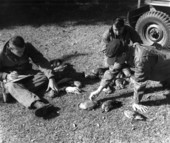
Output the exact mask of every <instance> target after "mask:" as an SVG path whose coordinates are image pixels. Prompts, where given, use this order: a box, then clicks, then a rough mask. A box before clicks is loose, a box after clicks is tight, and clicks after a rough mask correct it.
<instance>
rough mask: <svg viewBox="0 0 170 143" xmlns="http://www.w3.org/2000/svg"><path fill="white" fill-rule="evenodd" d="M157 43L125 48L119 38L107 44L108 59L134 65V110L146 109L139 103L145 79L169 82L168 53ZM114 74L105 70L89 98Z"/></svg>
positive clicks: (106, 83)
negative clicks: (98, 84)
mask: <svg viewBox="0 0 170 143" xmlns="http://www.w3.org/2000/svg"><path fill="white" fill-rule="evenodd" d="M115 43H116V44H115ZM157 45H158V44H155V45H154V46H146V45H141V44H136V45H134V47H129V49H128V50H127V48H126V47H125V46H123V44H122V43H121V41H120V40H114V42H113V43H112V46H111V45H110V46H109V51H110V55H107V56H108V59H109V60H111V59H112V60H114V61H115V62H117V63H120V64H121V63H123V62H126V63H127V64H128V65H130V66H131V67H135V73H134V78H133V82H134V95H133V104H132V107H133V109H134V110H139V111H141V112H146V111H147V107H146V106H144V105H142V103H141V99H142V97H143V94H144V90H145V86H146V83H147V80H153V81H160V82H162V83H169V81H170V80H169V79H170V54H169V52H167V51H165V50H160V49H158V48H160V47H158V48H157ZM116 74H117V72H116V71H115V70H113V71H112V70H110V69H109V70H108V71H106V72H105V74H104V77H103V79H102V81H101V83H100V86H99V87H98V89H97V90H96V91H94V92H92V93H91V94H90V96H89V98H90V100H93V99H95V97H97V96H98V95H99V94H100V92H101V91H102V89H103V88H105V87H107V85H108V84H109V83H110V82H111V80H112V79H113V78H115V76H116Z"/></svg>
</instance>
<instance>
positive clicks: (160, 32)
mask: <svg viewBox="0 0 170 143" xmlns="http://www.w3.org/2000/svg"><path fill="white" fill-rule="evenodd" d="M135 29H136V31H137V32H138V33H139V35H140V37H141V39H142V41H143V42H144V44H147V45H152V44H153V43H154V42H157V43H159V44H161V45H162V46H163V47H165V48H170V40H169V39H170V17H169V16H168V15H167V14H165V13H163V12H161V11H149V12H146V13H144V14H143V15H142V16H141V17H140V18H139V19H138V21H137V23H136V27H135Z"/></svg>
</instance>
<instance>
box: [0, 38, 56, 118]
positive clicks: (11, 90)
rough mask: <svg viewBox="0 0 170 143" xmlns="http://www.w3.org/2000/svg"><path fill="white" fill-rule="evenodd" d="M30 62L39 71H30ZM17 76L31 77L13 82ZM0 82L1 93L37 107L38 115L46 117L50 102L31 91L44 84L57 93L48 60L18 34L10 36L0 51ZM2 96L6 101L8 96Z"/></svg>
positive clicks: (25, 104) (27, 105) (28, 105)
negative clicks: (2, 90) (2, 87)
mask: <svg viewBox="0 0 170 143" xmlns="http://www.w3.org/2000/svg"><path fill="white" fill-rule="evenodd" d="M32 63H34V64H36V65H37V66H38V68H39V70H33V68H32ZM20 75H32V76H31V77H29V78H28V79H24V80H20V81H16V79H18V78H19V77H20ZM0 81H1V82H2V83H3V84H2V85H3V86H4V96H9V95H11V96H12V97H13V98H14V99H16V100H17V101H18V102H19V103H21V104H22V105H24V106H25V107H27V108H36V109H37V110H36V112H35V113H36V115H37V116H46V114H47V113H49V112H50V110H51V109H52V105H51V104H49V103H48V104H45V103H44V102H43V101H42V100H41V99H40V97H38V96H37V95H36V94H35V93H34V92H35V91H36V90H38V89H40V88H41V87H42V86H43V85H48V86H47V88H48V89H50V90H53V91H55V92H58V87H57V84H56V82H55V80H54V74H53V71H52V69H51V66H50V63H49V62H48V60H47V59H46V58H44V57H43V55H42V54H41V53H40V52H39V51H38V50H36V49H35V47H34V46H33V45H32V44H30V43H26V42H25V41H24V39H23V38H22V37H21V36H14V37H12V38H11V39H10V40H9V41H8V42H7V43H6V44H5V46H4V47H3V48H2V49H1V51H0ZM15 81H16V82H15ZM4 98H5V101H6V99H7V98H6V97H4ZM6 102H7V101H6Z"/></svg>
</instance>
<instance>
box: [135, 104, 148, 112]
mask: <svg viewBox="0 0 170 143" xmlns="http://www.w3.org/2000/svg"><path fill="white" fill-rule="evenodd" d="M132 108H133V110H135V111H137V110H139V111H140V112H142V113H145V112H147V110H148V107H146V106H144V105H141V104H136V103H133V104H132Z"/></svg>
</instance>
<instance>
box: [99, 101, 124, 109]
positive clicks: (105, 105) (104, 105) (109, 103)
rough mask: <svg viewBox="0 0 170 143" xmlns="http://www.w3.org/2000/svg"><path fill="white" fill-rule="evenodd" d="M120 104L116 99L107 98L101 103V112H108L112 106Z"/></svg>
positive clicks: (116, 106) (115, 106)
mask: <svg viewBox="0 0 170 143" xmlns="http://www.w3.org/2000/svg"><path fill="white" fill-rule="evenodd" d="M121 105H122V104H121V102H118V101H116V100H107V101H105V102H104V103H102V105H101V109H102V112H109V111H111V110H112V109H114V108H118V107H120V106H121Z"/></svg>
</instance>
